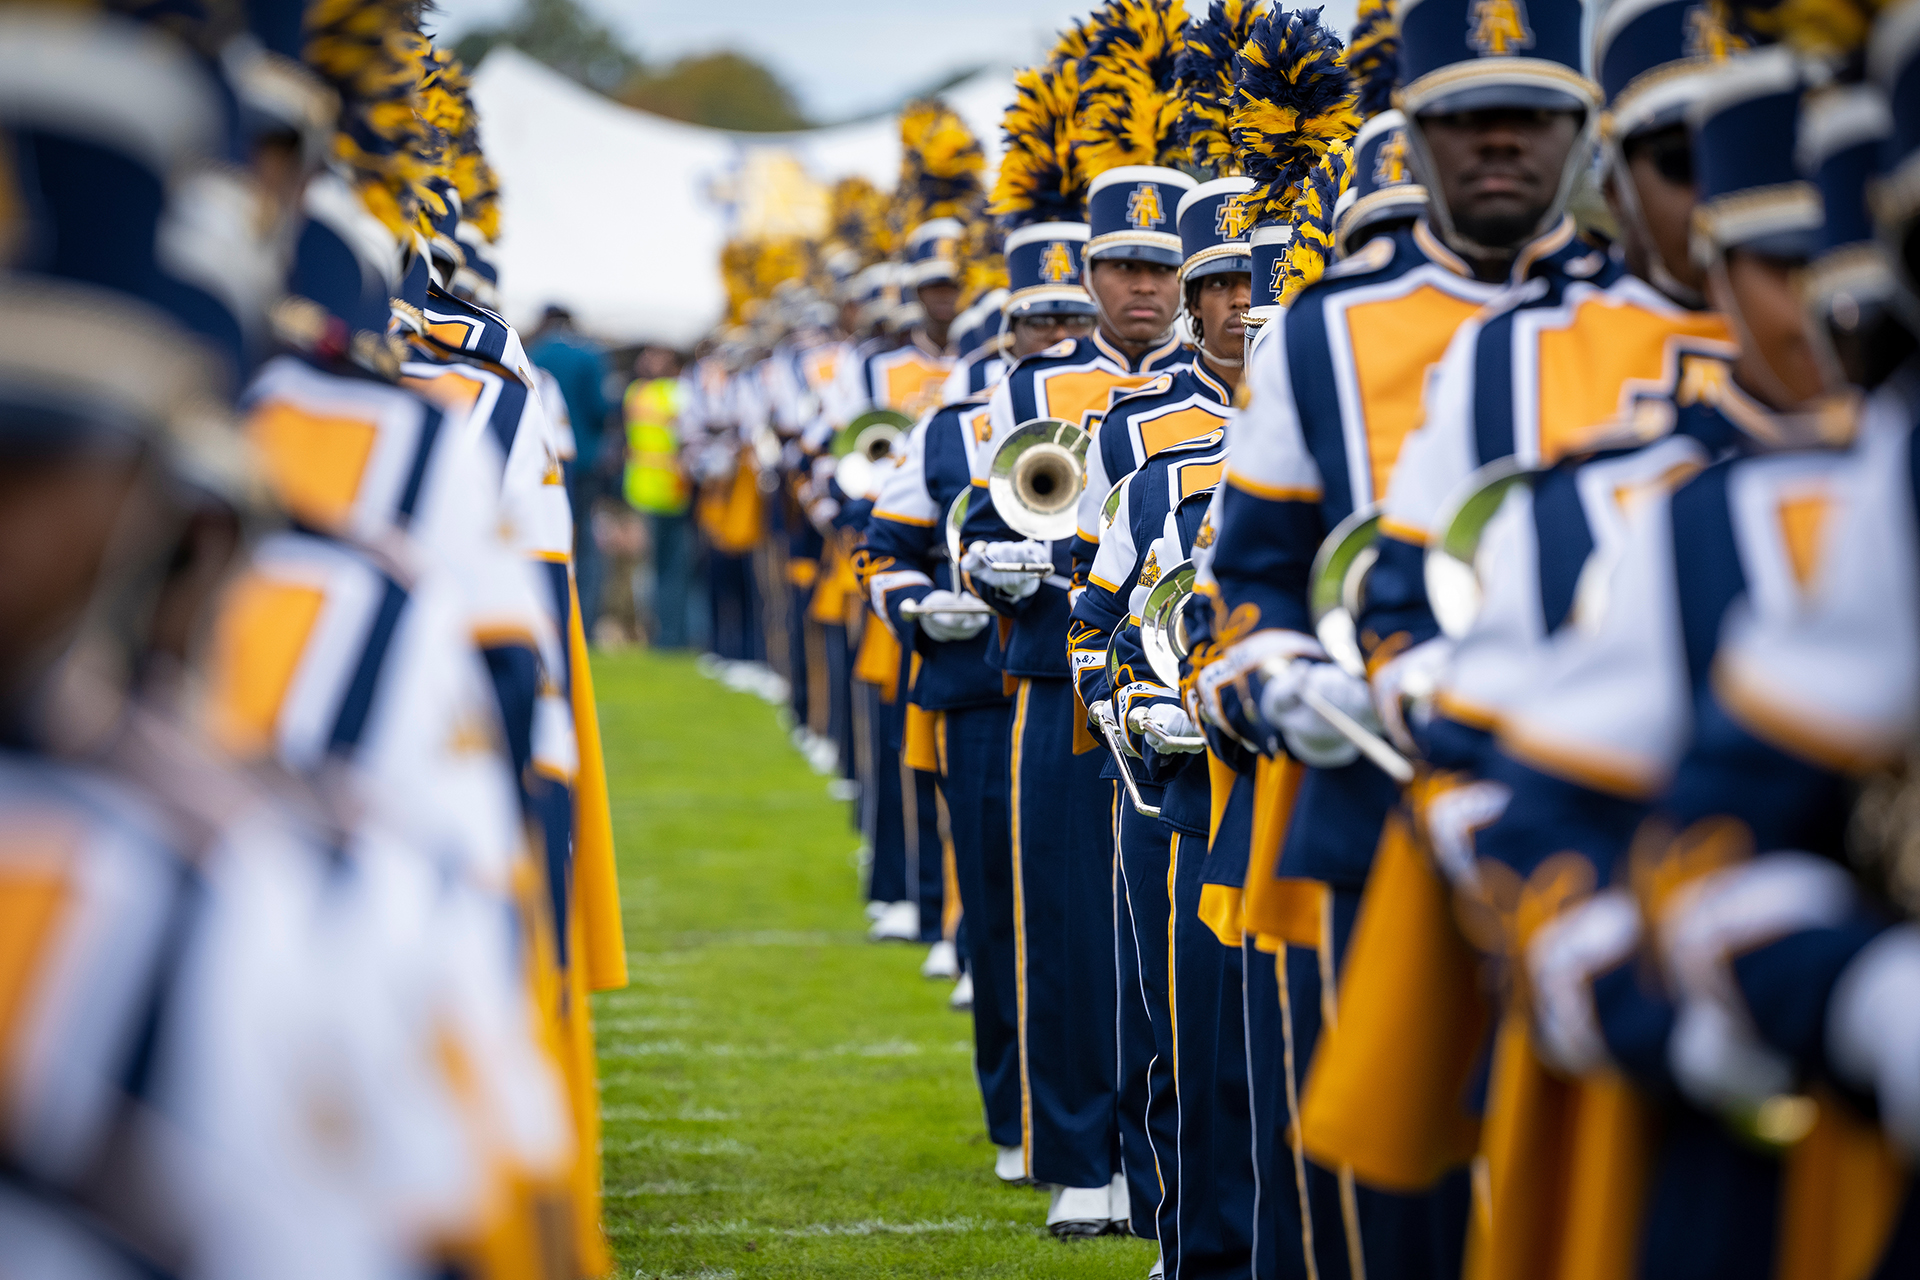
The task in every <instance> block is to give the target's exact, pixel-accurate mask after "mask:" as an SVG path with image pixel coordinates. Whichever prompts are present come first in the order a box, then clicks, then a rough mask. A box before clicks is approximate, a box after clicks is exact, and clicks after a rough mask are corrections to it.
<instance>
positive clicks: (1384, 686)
mask: <svg viewBox="0 0 1920 1280" xmlns="http://www.w3.org/2000/svg"><path fill="white" fill-rule="evenodd" d="M1452 662H1453V641H1451V640H1449V639H1448V638H1447V637H1445V636H1435V637H1434V638H1433V639H1431V640H1427V641H1423V642H1422V643H1420V644H1417V645H1415V646H1413V648H1411V649H1408V650H1407V651H1406V652H1404V653H1402V654H1400V655H1399V656H1398V657H1395V658H1394V659H1392V660H1391V661H1389V662H1386V663H1384V664H1382V665H1381V667H1380V669H1379V670H1377V671H1375V672H1374V673H1373V707H1374V712H1375V713H1376V714H1377V715H1378V716H1379V718H1380V723H1381V725H1383V726H1384V727H1385V729H1386V733H1387V737H1389V738H1391V739H1392V740H1393V743H1394V745H1395V746H1397V747H1399V748H1400V749H1401V750H1402V751H1405V752H1408V753H1409V754H1412V753H1415V752H1417V751H1419V747H1417V746H1416V745H1414V741H1413V734H1412V733H1410V732H1409V731H1408V728H1407V724H1408V720H1409V719H1411V720H1412V721H1413V723H1415V724H1421V723H1424V722H1425V721H1426V720H1427V719H1429V718H1431V717H1432V715H1433V695H1434V694H1435V693H1436V692H1438V691H1439V688H1440V682H1441V678H1442V677H1444V676H1445V675H1446V673H1447V667H1448V666H1449V665H1450V664H1451V663H1452Z"/></svg>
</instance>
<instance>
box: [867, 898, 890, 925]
mask: <svg viewBox="0 0 1920 1280" xmlns="http://www.w3.org/2000/svg"><path fill="white" fill-rule="evenodd" d="M886 909H887V904H886V903H884V902H869V903H868V904H867V923H868V924H872V923H873V922H874V921H875V920H878V919H879V918H880V913H881V912H883V911H885V910H886Z"/></svg>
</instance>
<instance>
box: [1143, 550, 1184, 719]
mask: <svg viewBox="0 0 1920 1280" xmlns="http://www.w3.org/2000/svg"><path fill="white" fill-rule="evenodd" d="M1193 580H1194V568H1193V561H1191V560H1182V561H1181V562H1180V563H1179V564H1177V565H1175V566H1173V568H1171V569H1169V570H1167V571H1166V572H1165V573H1164V574H1162V575H1160V581H1158V582H1156V583H1154V584H1153V590H1151V591H1149V592H1147V600H1146V603H1145V604H1143V605H1141V606H1140V647H1141V648H1142V649H1143V650H1145V651H1146V655H1147V665H1148V666H1149V667H1152V668H1153V677H1154V679H1156V680H1158V681H1159V682H1160V683H1161V684H1163V685H1165V686H1167V688H1169V689H1177V688H1179V687H1180V663H1181V660H1182V659H1184V658H1185V657H1186V656H1187V650H1188V649H1189V648H1191V647H1192V646H1191V644H1190V643H1189V641H1188V639H1187V610H1186V604H1187V600H1188V598H1189V597H1191V596H1192V595H1193Z"/></svg>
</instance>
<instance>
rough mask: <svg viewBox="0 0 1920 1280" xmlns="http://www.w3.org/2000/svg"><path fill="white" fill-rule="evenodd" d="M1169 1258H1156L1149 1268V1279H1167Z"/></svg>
mask: <svg viewBox="0 0 1920 1280" xmlns="http://www.w3.org/2000/svg"><path fill="white" fill-rule="evenodd" d="M1166 1275H1167V1260H1166V1259H1165V1258H1155V1259H1154V1260H1153V1265H1152V1266H1150V1267H1148V1268H1147V1280H1166Z"/></svg>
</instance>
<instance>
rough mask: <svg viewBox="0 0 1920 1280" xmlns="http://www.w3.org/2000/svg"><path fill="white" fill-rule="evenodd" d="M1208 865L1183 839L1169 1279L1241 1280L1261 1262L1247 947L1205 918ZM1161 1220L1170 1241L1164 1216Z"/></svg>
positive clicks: (1176, 930)
mask: <svg viewBox="0 0 1920 1280" xmlns="http://www.w3.org/2000/svg"><path fill="white" fill-rule="evenodd" d="M1249 834H1251V832H1249ZM1207 865H1208V858H1207V840H1206V837H1205V836H1204V835H1193V834H1190V833H1186V832H1182V833H1180V834H1178V835H1177V836H1176V837H1175V843H1174V844H1173V846H1172V868H1171V874H1170V875H1169V877H1168V878H1169V881H1170V883H1171V884H1172V887H1173V911H1172V915H1171V917H1170V919H1171V925H1170V931H1171V934H1172V959H1173V978H1172V992H1173V1000H1172V1010H1173V1027H1174V1058H1173V1062H1174V1090H1175V1095H1176V1101H1177V1105H1178V1108H1179V1131H1178V1147H1177V1150H1178V1156H1177V1164H1178V1168H1179V1170H1180V1192H1179V1199H1178V1203H1177V1205H1176V1208H1175V1214H1174V1218H1173V1224H1174V1225H1173V1235H1174V1237H1175V1240H1176V1242H1177V1250H1176V1254H1175V1257H1174V1258H1173V1259H1171V1260H1170V1261H1169V1262H1168V1264H1167V1280H1175V1278H1176V1277H1178V1278H1179V1280H1216V1278H1217V1280H1240V1278H1242V1277H1245V1276H1246V1275H1247V1272H1248V1269H1249V1267H1250V1266H1251V1265H1252V1256H1253V1215H1254V1204H1253V1201H1254V1182H1253V1152H1252V1144H1253V1123H1252V1117H1251V1114H1250V1110H1249V1106H1248V1097H1247V1057H1246V1037H1245V1035H1244V1030H1243V1028H1242V1025H1241V1017H1240V1012H1241V1011H1240V1008H1239V1005H1240V1000H1241V990H1242V985H1243V984H1242V980H1241V959H1240V950H1239V948H1238V947H1237V946H1236V947H1229V946H1227V945H1225V944H1223V943H1222V942H1221V941H1220V937H1219V935H1218V934H1216V933H1215V932H1214V931H1213V928H1212V927H1211V926H1210V925H1208V924H1207V923H1206V921H1204V920H1202V919H1201V918H1200V893H1201V888H1202V886H1203V885H1204V884H1205V883H1206V876H1205V871H1206V868H1207ZM1161 1221H1162V1228H1161V1229H1162V1232H1163V1235H1162V1239H1163V1240H1164V1239H1165V1234H1164V1233H1165V1232H1166V1226H1165V1223H1166V1216H1165V1214H1164V1213H1163V1215H1162V1219H1161ZM1163 1252H1164V1246H1163Z"/></svg>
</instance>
